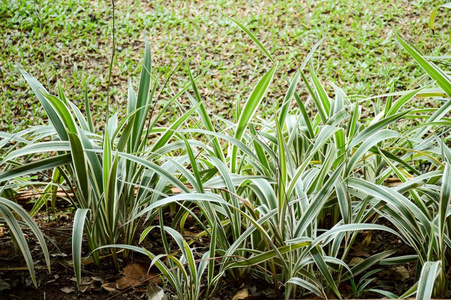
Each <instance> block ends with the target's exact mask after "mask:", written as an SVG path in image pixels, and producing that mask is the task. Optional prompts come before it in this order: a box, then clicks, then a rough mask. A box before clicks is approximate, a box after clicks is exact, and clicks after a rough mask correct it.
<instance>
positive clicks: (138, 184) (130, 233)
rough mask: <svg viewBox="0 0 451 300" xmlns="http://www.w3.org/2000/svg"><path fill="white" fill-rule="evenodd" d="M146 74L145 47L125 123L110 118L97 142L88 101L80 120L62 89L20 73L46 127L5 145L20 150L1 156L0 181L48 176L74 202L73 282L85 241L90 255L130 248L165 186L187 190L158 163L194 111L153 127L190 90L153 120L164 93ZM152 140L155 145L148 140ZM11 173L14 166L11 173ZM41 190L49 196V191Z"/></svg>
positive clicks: (148, 72)
mask: <svg viewBox="0 0 451 300" xmlns="http://www.w3.org/2000/svg"><path fill="white" fill-rule="evenodd" d="M151 70H152V69H151V53H150V46H149V43H148V42H147V40H146V43H145V51H144V60H143V66H142V70H141V78H140V82H139V88H138V92H137V93H136V92H135V91H134V89H133V86H132V84H131V81H129V84H128V99H127V112H126V115H125V117H124V118H123V119H122V120H119V115H118V114H114V115H112V116H111V117H110V118H109V120H108V121H107V123H106V124H104V129H103V134H99V133H97V132H96V131H95V126H94V124H93V123H92V120H91V112H90V110H89V101H88V99H87V98H86V99H85V111H86V113H85V115H83V114H82V112H81V111H80V110H79V108H78V107H77V106H76V105H75V104H73V103H72V102H70V101H69V99H67V98H66V97H65V95H64V93H63V91H62V89H61V88H59V90H58V96H53V95H51V94H49V93H48V92H47V91H46V90H45V88H44V87H43V86H42V85H41V84H40V83H39V82H38V81H37V80H36V79H35V78H34V77H32V76H31V75H29V74H28V73H26V72H25V71H24V70H23V69H22V68H20V71H21V73H22V75H23V77H24V78H25V79H26V81H27V82H28V84H29V85H30V87H31V88H32V90H33V92H34V93H35V95H36V96H37V98H38V99H39V101H40V102H41V104H42V105H43V107H44V109H45V110H46V112H47V115H48V117H49V124H48V125H44V126H39V127H34V128H29V129H27V130H26V131H24V132H22V133H20V134H18V135H16V136H13V137H11V139H10V141H9V142H16V143H19V142H22V143H25V146H23V147H21V148H20V149H18V150H13V151H10V152H9V153H7V154H6V155H5V157H4V158H3V160H2V163H3V164H4V165H5V166H6V168H7V170H6V171H5V172H3V173H2V174H0V181H7V180H9V179H12V178H14V177H16V176H25V175H29V174H33V173H36V172H41V171H44V170H48V169H51V170H53V179H54V182H53V183H51V185H52V186H55V185H56V184H58V185H61V186H63V188H64V190H65V191H67V192H70V193H71V194H72V195H73V198H70V199H69V200H70V201H71V202H72V204H73V205H74V206H75V207H76V208H77V209H78V210H77V213H76V215H75V220H74V225H73V228H74V230H73V239H72V242H73V245H72V246H73V256H74V268H75V273H76V277H77V279H78V280H79V278H80V269H81V259H80V257H81V247H82V246H81V243H82V238H83V234H84V233H86V236H87V241H88V244H89V248H90V249H91V250H92V251H93V250H94V249H97V248H98V247H100V246H103V245H106V244H117V243H124V244H132V243H133V242H134V241H136V239H137V229H138V228H139V226H140V224H141V223H140V222H141V220H142V218H144V217H146V218H148V217H149V216H143V215H142V214H141V215H140V216H141V217H142V218H135V216H136V215H138V214H139V213H140V212H141V211H142V210H143V209H144V208H145V207H146V206H148V205H149V203H151V202H152V201H153V200H154V197H155V195H166V193H167V192H168V191H170V187H169V186H168V183H171V186H177V187H178V188H180V189H182V190H185V191H187V190H188V189H187V188H186V187H185V185H184V184H183V183H182V182H181V181H180V180H178V179H177V178H176V177H174V176H173V175H171V174H170V173H169V172H167V171H166V170H165V168H164V167H161V166H160V164H163V163H164V158H162V156H163V155H164V154H165V153H166V152H170V151H172V150H173V148H174V146H172V144H171V143H170V142H172V141H176V140H177V139H178V138H179V137H180V135H179V134H178V133H177V130H178V129H179V127H180V126H181V125H182V124H183V123H184V122H185V121H186V120H187V119H188V118H189V117H190V116H191V115H192V114H193V113H194V112H195V111H196V110H197V109H198V107H197V106H194V107H192V108H191V109H189V110H188V111H186V112H185V113H183V114H181V115H180V116H179V117H178V118H177V119H176V120H175V121H174V122H173V123H170V124H169V125H168V126H167V127H160V126H158V125H157V124H158V122H159V121H160V120H161V118H162V116H163V115H164V113H165V111H166V110H167V109H168V108H169V107H171V105H173V104H174V103H175V102H176V101H177V98H178V97H179V96H180V95H182V94H183V92H184V91H185V90H186V89H187V88H189V86H190V84H188V85H187V86H186V87H184V88H182V89H181V91H180V92H179V93H178V94H176V95H172V97H171V98H170V100H169V101H168V102H167V103H165V105H164V107H163V108H162V109H161V110H160V111H159V112H158V114H156V113H155V111H156V109H155V105H156V103H155V101H156V99H155V98H157V96H156V91H157V90H158V89H159V88H161V89H162V90H160V92H159V93H162V92H166V90H165V89H164V87H161V86H160V85H159V83H158V80H157V79H156V78H157V77H158V76H155V78H153V76H152V73H151V72H152V71H151ZM149 116H150V117H149ZM151 136H156V138H150V137H151ZM24 137H27V138H24ZM174 143H175V144H176V142H174ZM175 148H177V147H176V146H175ZM42 153H47V154H49V155H48V156H49V157H48V158H46V159H42V160H37V161H28V162H26V163H24V164H20V162H19V161H18V160H17V159H18V158H23V157H30V156H35V155H37V154H42ZM169 164H170V163H169ZM12 165H16V166H14V167H13V168H10V166H12ZM17 165H18V166H17ZM47 189H48V191H49V192H51V191H53V192H54V189H52V188H51V187H50V186H49V187H48V188H46V190H47ZM41 200H46V198H41ZM43 204H44V202H43V201H41V202H39V205H41V206H42V205H43ZM38 208H39V207H38ZM105 251H110V250H108V249H104V250H103V251H97V252H94V253H93V255H92V256H93V259H94V262H95V263H96V264H99V257H100V255H106V254H108V252H105ZM110 254H111V255H112V257H113V260H114V262H115V264H116V266H118V261H117V254H116V251H115V250H114V249H113V250H111V252H110ZM125 255H127V252H125Z"/></svg>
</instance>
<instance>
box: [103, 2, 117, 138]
mask: <svg viewBox="0 0 451 300" xmlns="http://www.w3.org/2000/svg"><path fill="white" fill-rule="evenodd" d="M111 4H112V13H113V49H112V51H111V60H110V65H109V67H108V84H107V97H106V114H105V127H104V130H106V126H107V124H108V119H109V117H110V116H109V114H110V88H111V76H112V73H113V62H114V55H115V54H116V24H115V16H114V11H115V8H116V7H115V5H114V0H111Z"/></svg>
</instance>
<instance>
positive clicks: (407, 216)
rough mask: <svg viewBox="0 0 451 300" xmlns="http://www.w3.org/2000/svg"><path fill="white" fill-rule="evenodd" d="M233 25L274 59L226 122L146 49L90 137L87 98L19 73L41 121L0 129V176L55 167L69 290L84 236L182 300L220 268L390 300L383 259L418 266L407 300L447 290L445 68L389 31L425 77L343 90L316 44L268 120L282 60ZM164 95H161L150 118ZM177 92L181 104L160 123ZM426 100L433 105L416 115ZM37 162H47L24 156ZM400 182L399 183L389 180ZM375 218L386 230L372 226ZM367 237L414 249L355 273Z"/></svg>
mask: <svg viewBox="0 0 451 300" xmlns="http://www.w3.org/2000/svg"><path fill="white" fill-rule="evenodd" d="M229 19H230V20H232V21H233V23H234V24H236V25H238V27H239V28H240V29H242V30H243V31H244V32H245V33H246V34H247V35H248V36H249V38H250V41H251V42H253V43H255V44H256V45H257V48H258V49H259V50H260V51H261V52H262V53H263V54H264V55H265V56H267V59H268V60H269V61H270V62H271V63H272V64H271V65H272V66H271V67H270V68H268V69H265V68H261V70H259V73H260V74H261V76H260V79H259V80H258V81H257V82H256V83H255V86H254V88H253V89H252V91H249V97H247V100H246V102H245V103H244V104H243V105H241V102H240V101H237V103H236V107H235V111H236V112H237V115H236V120H235V121H229V120H225V119H222V118H220V117H217V116H215V115H214V114H211V113H210V112H209V110H208V107H207V106H206V104H205V101H203V100H202V96H201V95H202V93H201V92H200V91H199V89H198V84H197V82H196V81H197V79H198V78H194V77H193V75H192V71H191V69H190V66H189V65H187V68H186V71H187V74H188V77H189V81H188V83H186V84H184V85H183V87H182V88H181V89H180V90H179V92H178V93H177V94H176V95H172V93H170V92H169V91H168V90H167V89H166V87H165V85H164V86H161V85H160V84H159V83H158V79H157V78H158V76H157V75H155V73H153V72H154V71H153V69H152V65H151V61H152V59H151V53H150V46H149V43H148V42H147V40H146V41H145V51H144V60H143V67H142V69H141V77H140V81H139V88H138V91H137V93H135V91H134V88H133V85H132V84H131V82H130V81H129V84H128V98H127V112H126V114H125V117H124V118H122V119H121V120H119V115H120V114H114V115H113V116H111V117H110V119H109V120H108V121H107V122H106V124H103V126H104V128H103V132H102V133H98V132H95V131H94V130H95V129H94V128H96V125H95V124H93V122H92V121H91V119H90V117H89V116H90V110H89V101H88V100H87V101H86V102H85V103H86V113H85V115H86V116H84V115H83V114H82V113H81V111H80V110H79V109H78V108H77V106H76V105H75V104H74V103H72V102H70V101H69V100H68V99H67V97H66V96H65V94H64V92H63V90H62V88H60V89H59V90H58V97H56V96H52V95H50V94H49V93H48V92H47V91H46V90H45V89H44V87H43V86H42V85H41V84H40V83H39V82H38V81H37V80H36V79H35V78H34V77H32V76H30V75H28V73H26V72H25V71H24V70H23V69H21V72H22V75H23V76H24V78H25V79H26V80H27V82H28V83H29V85H30V86H31V88H32V90H33V92H34V93H35V94H36V96H37V98H38V99H39V101H40V103H41V104H42V106H43V107H44V109H45V111H46V113H47V116H48V118H49V124H48V125H43V126H38V127H33V128H30V129H25V130H23V131H20V132H18V133H17V134H15V135H11V134H6V133H2V135H1V137H2V138H3V141H2V144H1V146H2V147H5V149H9V148H8V147H7V146H8V144H10V143H11V144H12V146H13V147H11V150H9V151H6V153H5V155H4V157H3V158H2V165H3V166H4V170H3V172H2V173H1V174H0V182H14V178H16V177H17V176H26V175H30V174H34V173H36V172H42V171H46V170H49V169H52V170H53V173H52V176H51V178H52V182H50V183H48V184H47V186H46V190H47V191H49V192H52V193H55V192H56V190H55V186H58V185H60V186H62V187H63V188H64V189H65V190H67V191H71V192H72V193H73V195H74V199H71V201H73V204H74V206H75V207H76V208H77V212H76V214H75V221H74V229H73V248H72V249H73V257H74V270H75V275H76V278H77V280H78V281H79V280H80V277H81V257H82V253H81V246H82V240H83V237H84V235H86V237H87V240H88V244H89V247H90V249H91V251H92V256H93V259H94V261H95V262H96V263H99V257H100V255H101V254H106V253H110V254H111V255H112V257H113V260H114V262H115V263H116V265H117V266H118V267H119V263H118V258H117V249H124V250H125V251H124V253H125V256H127V255H128V252H129V251H137V252H139V253H141V254H144V255H146V256H148V257H149V259H150V260H151V261H152V265H155V266H156V267H157V268H158V269H159V270H160V271H161V273H162V274H163V275H164V277H165V278H166V280H167V281H168V282H169V284H170V285H171V286H172V288H173V289H174V290H175V292H176V293H177V296H178V298H180V299H199V298H201V297H205V298H208V297H209V296H210V295H212V294H214V293H215V292H216V291H218V289H219V288H220V283H221V280H222V279H223V278H224V276H225V275H227V277H228V278H229V279H230V280H232V281H236V282H242V281H243V280H244V279H249V278H260V279H262V280H265V281H267V282H268V283H269V284H271V285H273V287H274V290H275V291H276V293H277V295H278V296H281V297H282V296H283V297H285V299H289V298H291V297H298V296H309V295H312V294H314V295H316V296H318V297H327V296H328V295H331V294H333V295H335V296H336V297H338V298H339V299H342V298H345V297H348V296H349V295H345V294H344V293H343V290H342V289H341V287H342V286H343V284H350V285H351V287H352V293H353V296H354V297H358V296H361V295H364V294H365V293H366V292H369V291H372V292H377V293H380V294H382V295H384V296H388V297H394V294H393V292H392V291H389V290H384V289H383V288H381V287H378V286H375V285H374V283H375V282H376V281H377V280H376V278H377V277H376V276H377V275H376V274H377V272H378V271H379V265H380V266H384V265H395V264H404V263H406V262H413V263H416V266H417V270H418V272H417V273H418V278H415V282H416V283H415V284H414V285H413V286H412V287H410V288H409V289H408V290H407V291H405V293H404V295H401V297H407V296H411V295H413V294H415V293H416V294H417V299H427V298H430V297H431V295H439V296H445V295H446V288H447V286H448V279H447V276H446V270H447V269H448V267H449V262H448V261H447V260H446V258H447V256H448V255H449V251H450V249H449V247H450V246H451V240H450V230H451V228H450V226H451V223H450V219H449V206H450V201H451V167H450V163H451V150H450V149H449V146H448V144H449V143H448V142H447V139H448V136H449V125H450V120H449V117H448V115H449V111H450V110H451V101H449V97H450V96H451V81H450V79H449V76H448V74H447V72H446V71H444V70H442V68H440V66H438V65H437V64H434V63H432V62H431V61H430V60H429V59H428V58H427V57H425V56H424V55H423V54H422V53H421V52H420V51H419V50H418V49H416V48H415V47H414V46H412V45H411V44H410V43H409V42H406V41H405V40H404V39H402V38H401V37H400V36H399V35H396V39H397V40H398V42H399V43H400V44H401V45H402V47H403V48H404V49H405V50H406V51H407V52H408V53H409V54H410V55H411V56H412V57H413V58H414V60H415V61H417V62H418V64H419V65H420V66H421V67H422V68H423V70H424V71H426V73H427V74H428V75H429V76H430V77H431V79H432V80H433V81H434V82H432V83H427V84H426V85H425V86H423V87H420V88H416V89H412V90H406V91H404V92H398V93H395V92H391V93H389V94H384V95H380V96H374V97H369V98H365V97H350V96H347V94H346V93H345V91H344V90H343V89H342V88H340V87H339V86H338V85H336V84H330V87H329V86H328V85H325V84H324V83H323V81H322V79H321V78H322V76H321V75H320V71H321V70H318V69H317V68H315V63H314V50H316V48H318V47H319V44H320V43H319V42H318V43H317V44H316V45H315V46H314V49H313V50H312V51H311V52H310V53H309V54H308V55H307V56H306V58H305V60H304V61H303V63H302V67H301V68H300V69H299V70H297V72H295V73H294V75H293V76H292V78H291V80H288V79H287V86H288V87H287V90H286V92H285V93H283V95H284V96H283V97H282V98H283V100H282V102H281V106H280V107H279V108H278V109H275V112H274V114H272V115H271V117H263V116H262V115H259V114H258V111H259V109H263V103H264V101H265V100H266V98H269V97H271V96H272V95H271V94H270V93H268V91H269V90H270V88H271V84H272V83H273V80H274V78H275V77H276V76H277V72H276V71H278V69H279V67H278V66H280V65H282V63H280V62H278V58H277V57H276V56H275V55H273V54H272V52H271V51H268V50H267V49H266V48H265V47H264V46H263V43H261V42H260V41H259V40H258V39H257V38H256V36H255V35H254V33H252V32H253V30H251V29H249V28H248V27H247V26H245V25H243V24H241V23H240V22H239V21H237V20H235V19H232V18H229ZM306 67H307V68H306ZM301 79H302V81H301ZM301 87H302V88H304V89H303V90H301ZM331 90H333V93H332V92H331ZM306 93H307V94H308V97H304V96H303V95H304V94H306ZM161 94H164V95H166V96H167V97H169V100H168V101H166V102H165V103H164V105H163V109H162V110H160V111H158V113H157V112H156V102H157V100H159V95H161ZM182 95H186V97H187V99H188V100H189V101H190V103H191V106H190V108H188V109H187V110H186V111H182V112H181V114H180V115H177V116H176V118H175V119H174V120H172V122H170V123H169V124H168V123H166V125H164V126H160V125H159V124H160V123H161V121H162V118H163V116H164V115H165V113H166V111H168V110H170V108H171V106H173V105H176V104H178V103H177V99H178V97H180V96H182ZM424 98H426V99H430V98H432V100H430V101H433V104H434V105H433V106H432V107H430V108H425V107H423V106H421V105H420V106H418V105H417V102H418V101H417V100H418V99H424ZM384 99H387V100H386V101H385V103H384V101H383V100H384ZM439 103H442V105H439ZM308 107H313V108H312V110H313V111H315V112H316V113H309V111H308V110H307V108H308ZM155 114H156V116H155ZM188 121H189V122H190V123H189V124H190V127H189V128H184V127H183V125H184V124H185V123H186V122H188ZM15 146H19V147H15ZM42 153H45V154H47V155H48V156H49V157H48V158H46V159H43V160H38V161H33V160H32V158H33V157H35V156H36V155H40V154H42ZM425 165H427V166H428V167H427V168H425V167H424V166H425ZM393 181H394V182H396V183H397V184H396V185H393V186H391V185H389V184H388V183H389V182H393ZM49 200H50V201H52V204H53V201H54V197H52V196H51V197H42V198H41V199H40V201H38V202H37V204H36V205H35V208H34V209H33V212H35V211H37V210H39V209H40V208H41V207H42V206H44V205H46V203H47V202H48V201H49ZM6 201H7V200H6ZM9 202H10V201H9ZM9 202H5V203H9ZM5 205H6V204H5ZM5 205H3V206H5ZM9 208H11V207H9ZM13 210H15V211H17V212H19V213H21V214H23V212H22V211H20V210H17V209H16V208H14V209H13ZM168 211H169V212H170V215H171V217H172V218H171V220H169V221H170V226H168V223H169V222H168V220H167V219H166V220H165V216H166V214H165V213H167V212H168ZM2 216H3V218H4V219H6V222H7V223H8V225H9V226H10V227H11V228H15V231H16V233H15V236H16V235H18V233H20V227H18V226H17V224H16V223H14V221H15V219H14V218H12V215H11V213H10V212H9V210H3V209H2ZM21 217H22V219H26V217H24V216H22V215H21ZM188 217H189V218H190V219H191V220H194V223H195V226H196V227H197V228H198V232H197V236H196V238H205V239H209V241H210V243H209V247H208V248H207V249H206V250H205V252H204V253H200V254H198V251H197V249H196V243H198V240H197V239H196V238H195V239H193V240H191V241H188V240H187V239H185V238H184V237H183V231H184V230H185V226H186V222H187V219H188ZM26 220H31V219H26ZM383 220H385V223H384V224H386V222H387V221H388V222H390V223H391V224H392V225H393V226H394V228H395V229H393V228H392V227H389V226H386V225H381V223H382V222H383ZM142 225H143V228H144V229H143V231H142V232H141V231H140V229H141V226H142ZM30 227H31V225H30ZM156 229H159V231H160V236H161V239H162V242H163V248H164V253H155V249H149V246H148V244H149V243H148V239H150V238H151V237H150V235H149V232H151V231H152V230H156ZM362 231H385V232H387V233H389V234H391V235H393V236H394V237H396V238H397V239H399V240H400V241H402V242H403V243H405V244H407V245H409V246H410V247H411V248H412V249H413V251H415V254H414V255H408V256H406V255H402V253H401V254H397V253H396V251H394V250H392V249H385V250H383V251H381V252H379V253H375V254H373V255H371V256H369V257H367V258H366V259H364V260H362V261H359V262H358V263H356V264H352V265H351V259H352V257H351V250H352V249H353V247H355V246H356V244H357V243H359V242H360V240H361V238H362V237H361V233H362ZM35 234H39V233H38V231H36V232H35ZM138 236H140V238H139V241H137V240H138ZM171 241H173V242H171ZM22 242H23V241H22ZM138 244H140V245H139V246H138ZM22 245H26V244H23V243H22ZM43 245H45V244H43ZM43 247H44V246H43ZM43 250H44V252H45V251H46V249H44V248H43ZM22 251H23V253H24V256H25V257H26V258H27V259H28V260H27V263H30V262H31V260H30V258H29V255H28V254H27V253H26V250H22ZM30 270H31V267H30ZM365 272H366V274H365ZM204 284H205V287H204V286H203V285H204Z"/></svg>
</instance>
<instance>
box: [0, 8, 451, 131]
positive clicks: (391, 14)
mask: <svg viewBox="0 0 451 300" xmlns="http://www.w3.org/2000/svg"><path fill="white" fill-rule="evenodd" d="M430 2H431V1H420V0H419V1H402V0H388V1H383V2H382V1H376V0H367V1H357V0H343V1H329V0H322V1H262V2H261V3H258V4H257V3H254V2H249V1H245V0H238V1H196V2H191V1H190V2H188V1H180V0H179V1H138V0H136V1H132V0H127V1H117V2H116V30H117V37H116V42H117V44H116V57H115V62H114V68H113V79H112V95H111V97H112V98H111V99H112V105H113V106H114V107H115V108H117V107H119V109H122V108H123V106H124V103H125V97H126V94H125V92H126V83H127V79H128V78H132V79H133V78H137V74H138V71H139V69H138V67H137V66H139V65H140V58H141V57H142V55H141V54H142V50H143V32H147V35H148V37H149V40H150V41H151V44H152V50H153V62H154V64H153V65H154V76H156V77H157V78H159V79H160V80H161V82H162V84H163V82H164V81H165V79H167V78H168V77H169V76H170V74H171V72H172V70H173V69H174V68H175V66H176V65H177V64H178V62H179V61H180V60H182V59H184V60H185V61H186V62H188V61H189V65H190V67H191V68H192V70H193V72H194V73H195V74H199V73H200V72H201V70H203V69H204V68H205V67H207V66H209V65H211V67H210V69H209V71H208V72H207V74H206V75H205V76H204V78H203V79H202V80H201V82H200V83H199V84H198V86H199V88H200V92H201V95H202V97H203V99H204V101H205V102H206V103H207V104H208V107H209V109H210V110H211V111H212V112H213V113H215V114H218V115H220V116H222V117H224V118H231V117H232V116H233V109H232V108H233V107H234V105H235V103H236V101H237V100H238V101H241V102H244V101H245V99H246V98H247V96H248V95H249V93H250V91H251V89H252V87H253V85H254V84H255V83H256V81H257V79H258V78H259V76H260V75H261V74H263V73H264V72H265V71H266V70H267V68H268V67H269V66H270V63H269V61H268V60H267V59H266V58H265V57H264V55H263V54H262V53H260V51H259V50H258V49H257V47H256V46H255V45H254V44H253V43H252V42H251V41H250V40H249V39H248V38H247V37H246V35H245V34H244V33H243V32H241V31H240V30H239V29H238V28H237V27H236V26H234V25H233V24H232V22H230V21H228V20H227V19H226V18H225V17H224V16H223V15H222V14H227V15H229V16H231V17H233V18H236V19H237V20H239V21H240V22H242V23H243V24H244V25H246V26H247V27H248V28H250V29H251V30H252V31H253V32H254V33H255V34H256V35H257V36H258V37H259V39H260V40H261V41H262V43H263V44H264V45H265V46H266V47H267V49H269V50H270V52H271V53H272V54H273V55H274V56H275V57H277V60H278V61H282V62H285V63H284V64H283V65H282V66H281V68H280V69H279V72H278V75H277V76H278V77H277V80H278V83H276V84H275V85H274V86H276V88H274V89H273V90H271V92H270V93H269V95H268V97H267V98H266V100H265V101H266V107H267V108H268V109H265V112H267V113H271V112H272V111H273V109H272V108H274V107H275V106H276V105H277V104H278V103H279V101H280V99H281V98H282V97H283V91H284V90H286V86H285V78H286V77H290V74H291V73H293V72H294V71H295V70H296V68H297V67H299V66H300V64H301V63H302V61H303V59H304V58H305V56H306V54H307V53H308V52H309V51H310V49H311V48H312V46H313V45H314V44H315V43H316V42H317V41H318V40H320V39H321V38H322V37H325V39H324V42H323V43H322V46H321V47H320V49H319V50H318V51H317V54H316V55H315V60H314V63H315V67H316V68H317V71H318V74H319V76H320V78H321V79H323V80H324V79H326V78H327V79H328V80H332V81H334V82H335V83H336V84H337V85H339V86H341V87H342V88H343V89H344V90H345V91H346V92H347V93H349V94H365V95H373V94H380V93H385V92H388V91H389V90H390V88H391V87H393V88H394V89H396V90H399V89H403V88H406V87H411V86H414V85H415V84H416V83H417V81H418V80H419V79H420V77H421V75H422V74H423V72H422V71H421V70H420V69H419V68H418V67H417V66H416V65H415V64H414V62H413V61H412V60H411V59H410V58H409V57H408V56H407V54H406V53H404V51H403V50H402V49H400V48H399V47H398V45H397V44H396V42H395V41H394V39H393V37H392V33H393V30H395V29H398V30H399V31H400V32H402V33H403V34H404V35H405V36H406V37H407V38H408V39H409V40H410V41H412V42H413V43H415V44H416V45H417V47H418V48H419V49H420V50H421V51H422V52H423V53H425V54H427V55H431V56H436V55H441V54H444V53H446V51H448V50H449V45H451V43H450V40H451V36H450V34H449V25H447V24H449V15H448V14H447V12H446V11H440V12H439V13H438V16H437V19H436V30H435V32H432V31H431V30H430V29H429V28H428V27H427V22H428V18H429V15H430V12H431V11H432V9H433V8H434V7H435V5H438V4H439V3H434V4H432V3H430ZM111 12H112V11H111V4H110V3H109V2H108V1H87V0H77V1H75V0H72V1H46V0H36V1H29V0H19V1H2V2H1V4H0V39H1V46H2V51H1V52H0V79H1V81H2V84H1V86H0V102H1V103H3V105H2V106H1V108H0V113H1V114H0V115H1V116H0V130H2V131H10V132H13V131H17V130H19V129H22V128H24V126H26V125H30V124H39V123H42V122H44V118H43V115H44V114H43V111H42V109H41V108H40V105H38V103H37V100H36V98H35V97H32V95H31V90H30V89H29V88H27V86H26V84H25V82H24V81H23V80H22V79H21V78H20V75H19V72H18V71H17V70H16V67H15V65H16V64H21V65H22V66H24V68H25V69H26V70H27V71H28V72H30V73H31V74H32V75H34V76H36V77H37V78H38V80H40V81H41V82H42V83H43V84H44V85H45V86H46V87H47V88H48V89H49V90H50V91H51V92H52V93H56V87H57V81H58V80H59V81H60V82H61V85H62V87H63V89H64V91H65V92H66V94H67V96H68V97H69V98H70V99H71V100H73V101H74V102H75V103H77V104H79V106H80V107H81V108H82V107H83V87H84V85H85V83H86V85H87V89H88V95H89V97H90V99H91V100H92V105H93V107H92V109H93V112H94V113H93V115H94V117H95V118H99V119H102V116H103V115H104V112H105V108H106V104H105V103H106V101H105V99H106V97H107V94H108V93H107V81H108V80H107V77H108V64H109V59H110V56H111V48H112V40H111V32H112V22H111V20H112V18H111ZM420 37H421V39H420ZM186 62H184V63H182V65H181V66H182V67H181V68H180V69H179V71H177V72H175V73H174V74H173V75H172V77H171V82H170V84H169V87H170V88H171V89H172V90H173V91H174V90H176V89H177V87H180V86H181V85H183V84H185V83H186V82H187V80H188V76H187V75H186V68H185V63H186ZM136 81H137V80H133V82H136ZM277 87H278V88H277ZM161 99H162V100H164V99H165V95H162V97H161ZM180 102H181V107H182V108H183V106H184V105H183V102H184V99H183V98H182V99H181V101H180ZM174 109H175V108H174ZM168 117H170V116H168Z"/></svg>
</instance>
